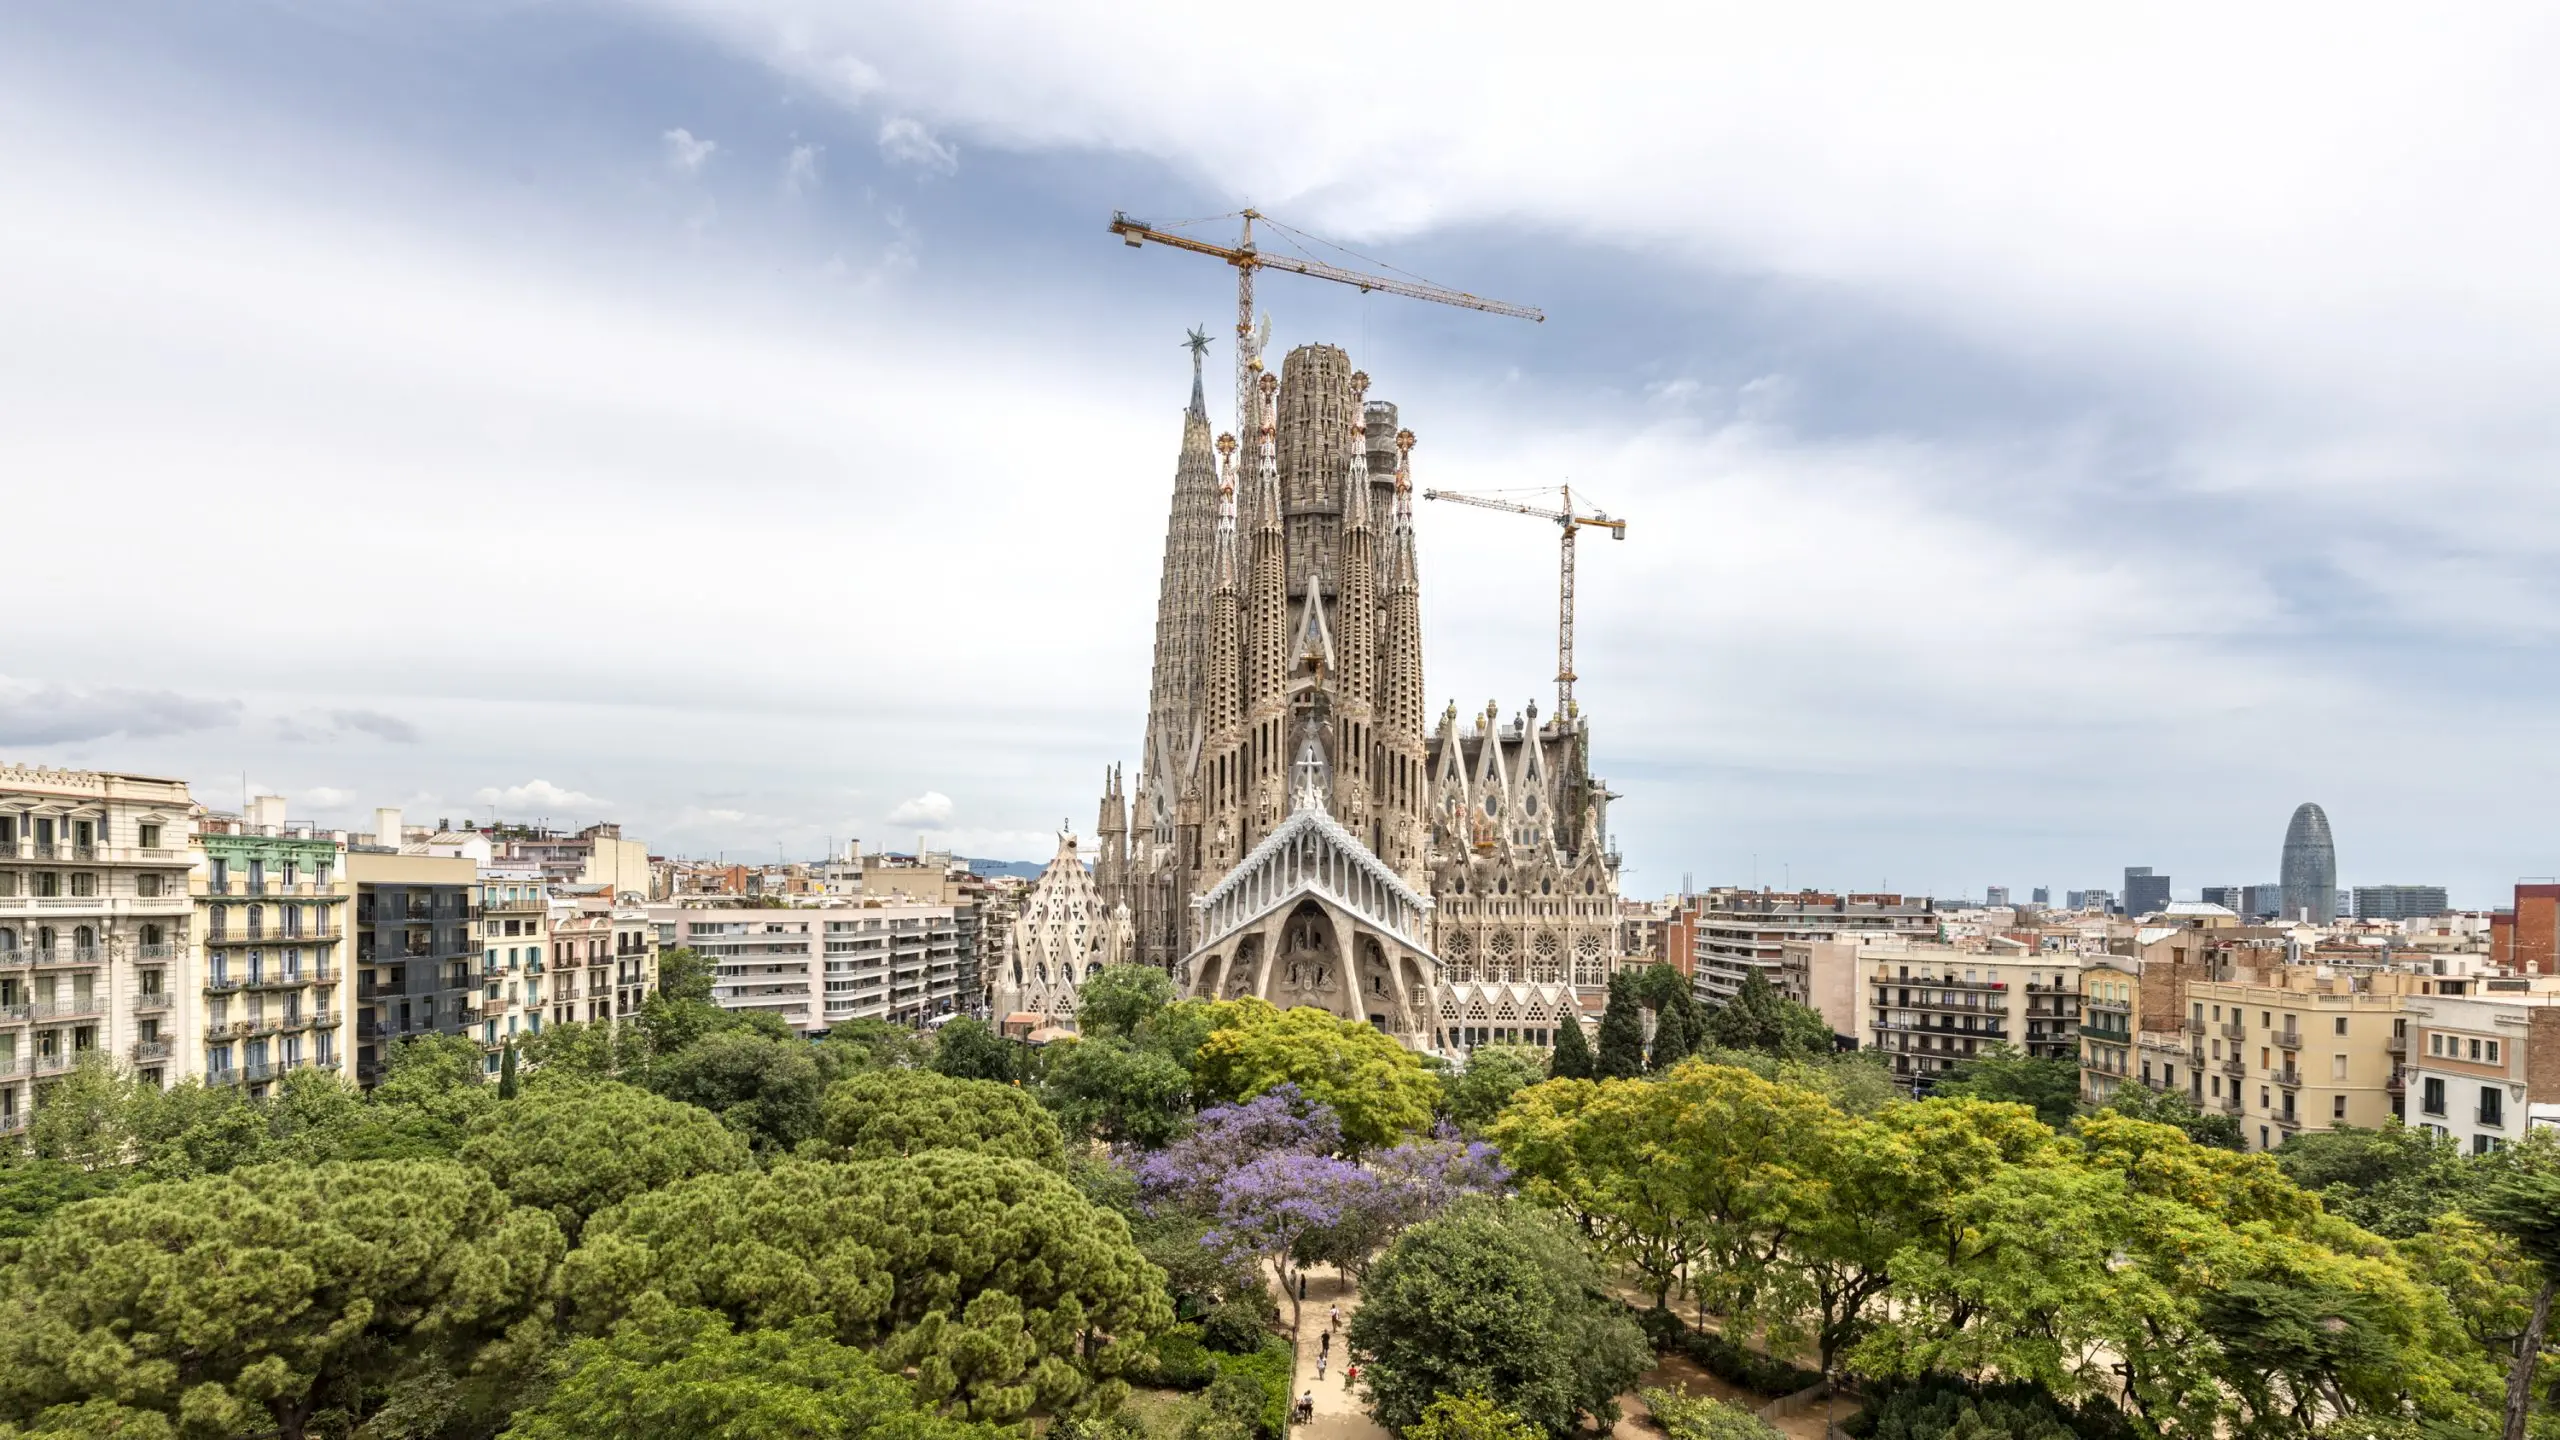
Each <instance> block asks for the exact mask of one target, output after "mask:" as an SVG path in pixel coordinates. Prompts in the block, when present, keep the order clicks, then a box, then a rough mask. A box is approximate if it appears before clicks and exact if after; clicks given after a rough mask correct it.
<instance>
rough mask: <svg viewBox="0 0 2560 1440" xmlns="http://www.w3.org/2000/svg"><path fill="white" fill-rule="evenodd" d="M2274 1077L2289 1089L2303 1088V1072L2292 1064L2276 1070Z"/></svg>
mask: <svg viewBox="0 0 2560 1440" xmlns="http://www.w3.org/2000/svg"><path fill="white" fill-rule="evenodd" d="M2274 1079H2275V1082H2276V1083H2277V1084H2279V1085H2282V1086H2283V1087H2285V1088H2286V1089H2288V1090H2299V1089H2301V1088H2302V1072H2301V1071H2299V1070H2296V1069H2294V1068H2293V1067H2292V1066H2290V1065H2288V1066H2286V1067H2285V1068H2283V1069H2282V1070H2278V1071H2277V1072H2275V1075H2274Z"/></svg>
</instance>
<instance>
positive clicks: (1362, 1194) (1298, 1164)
mask: <svg viewBox="0 0 2560 1440" xmlns="http://www.w3.org/2000/svg"><path fill="white" fill-rule="evenodd" d="M1386 1202H1387V1190H1386V1187H1385V1185H1384V1184H1383V1183H1381V1182H1380V1180H1379V1179H1378V1177H1377V1176H1375V1175H1372V1174H1370V1173H1369V1172H1368V1171H1366V1170H1363V1169H1361V1168H1360V1167H1359V1166H1357V1165H1354V1164H1352V1163H1351V1162H1350V1161H1348V1160H1338V1159H1335V1158H1334V1157H1333V1156H1330V1155H1310V1154H1307V1153H1305V1152H1303V1151H1296V1150H1280V1151H1274V1152H1272V1153H1270V1154H1267V1155H1263V1156H1261V1157H1259V1158H1257V1159H1254V1160H1250V1161H1247V1162H1246V1163H1245V1164H1243V1165H1242V1166H1239V1167H1238V1168H1236V1169H1234V1170H1232V1171H1229V1172H1228V1173H1227V1174H1226V1176H1225V1177H1224V1178H1223V1179H1221V1180H1220V1181H1219V1183H1218V1187H1217V1207H1218V1209H1217V1222H1216V1224H1215V1225H1213V1226H1212V1227H1211V1228H1210V1230H1209V1233H1208V1234H1207V1235H1206V1236H1204V1237H1202V1243H1203V1244H1206V1245H1209V1246H1212V1247H1214V1248H1217V1249H1221V1250H1224V1251H1227V1252H1228V1253H1230V1254H1238V1255H1243V1254H1249V1255H1251V1256H1253V1257H1254V1259H1255V1260H1256V1262H1257V1263H1260V1264H1265V1265H1269V1266H1270V1267H1271V1268H1272V1270H1273V1272H1274V1273H1277V1274H1285V1273H1287V1264H1288V1262H1289V1261H1290V1260H1292V1259H1295V1260H1297V1261H1298V1262H1299V1263H1300V1264H1304V1263H1306V1262H1307V1261H1308V1260H1309V1259H1311V1258H1314V1252H1318V1251H1321V1250H1324V1249H1328V1248H1331V1247H1329V1246H1327V1245H1326V1244H1325V1242H1326V1240H1327V1239H1328V1238H1329V1237H1331V1236H1334V1235H1336V1234H1338V1233H1342V1232H1345V1231H1346V1230H1359V1229H1365V1228H1367V1226H1368V1225H1369V1224H1370V1223H1372V1221H1371V1217H1373V1216H1375V1215H1377V1214H1378V1213H1379V1212H1381V1211H1383V1210H1384V1209H1385V1208H1386ZM1281 1289H1282V1292H1283V1293H1285V1294H1286V1295H1287V1296H1288V1297H1289V1330H1290V1333H1291V1334H1292V1335H1294V1334H1296V1333H1297V1330H1298V1326H1299V1322H1300V1319H1301V1316H1300V1313H1299V1311H1300V1305H1299V1301H1298V1292H1297V1289H1296V1287H1294V1286H1288V1285H1284V1286H1282V1287H1281Z"/></svg>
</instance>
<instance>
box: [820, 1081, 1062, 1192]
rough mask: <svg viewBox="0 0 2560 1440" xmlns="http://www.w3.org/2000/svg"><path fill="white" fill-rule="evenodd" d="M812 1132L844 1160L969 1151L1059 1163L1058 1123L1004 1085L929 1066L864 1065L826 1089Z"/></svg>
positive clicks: (1053, 1166) (1022, 1094) (1045, 1164)
mask: <svg viewBox="0 0 2560 1440" xmlns="http://www.w3.org/2000/svg"><path fill="white" fill-rule="evenodd" d="M818 1133H819V1134H820V1136H822V1137H823V1138H824V1140H825V1145H826V1153H827V1154H829V1155H832V1156H835V1157H839V1158H843V1159H849V1160H880V1159H886V1158H888V1157H891V1156H897V1155H921V1154H923V1153H924V1152H926V1151H928V1150H975V1151H980V1152H982V1153H985V1154H989V1155H1009V1156H1012V1157H1013V1158H1014V1159H1017V1160H1028V1161H1030V1162H1032V1163H1033V1164H1035V1165H1040V1166H1043V1167H1045V1168H1047V1169H1050V1170H1064V1169H1065V1168H1066V1164H1067V1159H1066V1142H1065V1141H1064V1140H1063V1139H1061V1138H1060V1136H1059V1134H1058V1122H1057V1121H1056V1120H1055V1119H1054V1118H1052V1117H1051V1116H1050V1114H1049V1112H1048V1111H1046V1110H1043V1109H1042V1108H1041V1107H1040V1104H1039V1102H1038V1101H1036V1100H1034V1099H1032V1098H1031V1096H1030V1095H1029V1094H1028V1093H1026V1092H1024V1091H1022V1090H1019V1089H1016V1088H1015V1087H1013V1086H1011V1085H1003V1084H999V1083H997V1082H995V1081H993V1080H963V1079H957V1078H955V1077H952V1076H949V1075H943V1074H938V1073H936V1072H934V1071H931V1070H865V1071H862V1072H860V1073H858V1074H855V1075H853V1076H851V1077H849V1078H847V1079H843V1080H839V1081H837V1082H836V1083H835V1084H833V1085H831V1086H829V1087H828V1088H827V1094H826V1098H825V1100H823V1101H822V1102H820V1105H819V1119H818Z"/></svg>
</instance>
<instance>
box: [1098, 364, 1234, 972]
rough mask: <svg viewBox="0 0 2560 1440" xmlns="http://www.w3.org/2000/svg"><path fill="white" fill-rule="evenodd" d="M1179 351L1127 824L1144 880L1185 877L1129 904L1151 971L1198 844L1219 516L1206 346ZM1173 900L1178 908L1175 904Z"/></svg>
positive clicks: (1168, 945) (1169, 945)
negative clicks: (1181, 368)
mask: <svg viewBox="0 0 2560 1440" xmlns="http://www.w3.org/2000/svg"><path fill="white" fill-rule="evenodd" d="M1183 343H1184V344H1185V345H1187V346H1188V347H1189V348H1190V350H1191V403H1190V405H1189V407H1188V408H1187V409H1186V410H1184V412H1183V416H1182V448H1181V450H1180V452H1179V454H1178V455H1177V456H1176V458H1175V460H1174V469H1173V502H1172V505H1171V507H1170V509H1169V511H1168V513H1167V516H1166V519H1165V532H1164V573H1163V577H1162V579H1161V580H1160V582H1159V585H1158V588H1157V592H1156V636H1155V641H1156V643H1155V661H1154V666H1153V683H1152V685H1151V686H1150V689H1149V694H1148V702H1147V733H1146V739H1145V742H1144V745H1143V747H1142V748H1141V750H1140V752H1139V756H1138V782H1137V814H1136V815H1135V816H1134V817H1133V820H1134V823H1135V835H1134V838H1135V840H1136V842H1137V843H1136V846H1135V849H1136V852H1137V854H1138V856H1139V857H1140V862H1141V863H1140V868H1142V869H1145V870H1147V871H1148V872H1149V873H1150V874H1151V875H1152V874H1157V873H1159V872H1160V871H1162V870H1163V869H1164V866H1165V863H1170V864H1171V865H1172V867H1173V868H1174V869H1175V870H1177V871H1183V872H1184V873H1180V874H1176V875H1173V876H1172V877H1170V878H1171V879H1172V881H1173V882H1174V883H1172V884H1170V885H1159V886H1151V887H1149V888H1146V889H1142V890H1141V891H1139V892H1138V893H1137V895H1136V896H1135V898H1134V904H1133V906H1132V908H1133V909H1134V910H1135V911H1136V912H1137V916H1136V918H1137V927H1138V932H1139V946H1140V951H1141V958H1145V959H1150V960H1158V961H1164V960H1166V958H1167V952H1169V951H1170V950H1173V949H1175V948H1178V947H1179V945H1180V943H1181V940H1180V936H1181V933H1182V931H1183V928H1184V926H1185V923H1186V920H1187V917H1188V914H1189V910H1188V895H1187V892H1188V891H1189V889H1190V878H1189V875H1188V873H1187V869H1186V868H1185V860H1184V857H1185V856H1188V855H1190V854H1193V853H1195V852H1196V850H1197V842H1196V837H1195V836H1193V835H1189V834H1186V833H1184V832H1185V827H1186V826H1189V825H1196V823H1197V822H1196V819H1186V818H1185V817H1184V812H1183V808H1182V807H1183V805H1184V803H1185V800H1184V797H1185V796H1187V795H1190V794H1193V793H1195V792H1196V791H1197V789H1198V784H1199V765H1200V747H1201V745H1202V744H1203V742H1204V741H1205V739H1206V734H1205V721H1204V718H1203V716H1202V714H1201V699H1202V696H1201V689H1202V685H1203V682H1204V680H1205V679H1206V674H1205V672H1206V670H1207V667H1208V646H1209V591H1210V588H1211V585H1212V583H1213V579H1212V576H1211V575H1210V561H1211V555H1210V549H1211V546H1212V544H1213V543H1214V533H1213V532H1214V531H1215V529H1216V527H1217V511H1218V493H1217V492H1218V467H1217V461H1216V459H1215V457H1214V456H1213V455H1212V454H1211V450H1210V441H1209V413H1208V406H1207V405H1206V403H1205V402H1204V400H1203V397H1202V393H1201V379H1200V371H1201V359H1202V355H1203V352H1204V351H1206V349H1207V348H1208V343H1209V342H1208V337H1207V335H1206V334H1204V333H1203V332H1201V331H1198V330H1194V331H1192V332H1191V333H1190V335H1189V337H1188V338H1187V339H1186V340H1185V341H1184V342H1183ZM1158 856H1162V857H1165V861H1164V862H1159V861H1158V860H1157V859H1156V858H1155V857H1158ZM1176 892H1182V898H1180V899H1177V898H1175V895H1176ZM1115 898H1116V897H1115Z"/></svg>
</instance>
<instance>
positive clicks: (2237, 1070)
mask: <svg viewBox="0 0 2560 1440" xmlns="http://www.w3.org/2000/svg"><path fill="white" fill-rule="evenodd" d="M2222 1073H2223V1074H2225V1075H2228V1076H2231V1077H2232V1078H2233V1079H2239V1078H2242V1077H2244V1076H2246V1075H2247V1074H2248V1073H2249V1067H2248V1065H2247V1064H2246V1063H2245V1062H2244V1061H2242V1060H2241V1058H2240V1057H2239V1056H2237V1055H2234V1056H2232V1057H2231V1058H2230V1059H2228V1060H2225V1061H2223V1062H2222Z"/></svg>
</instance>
